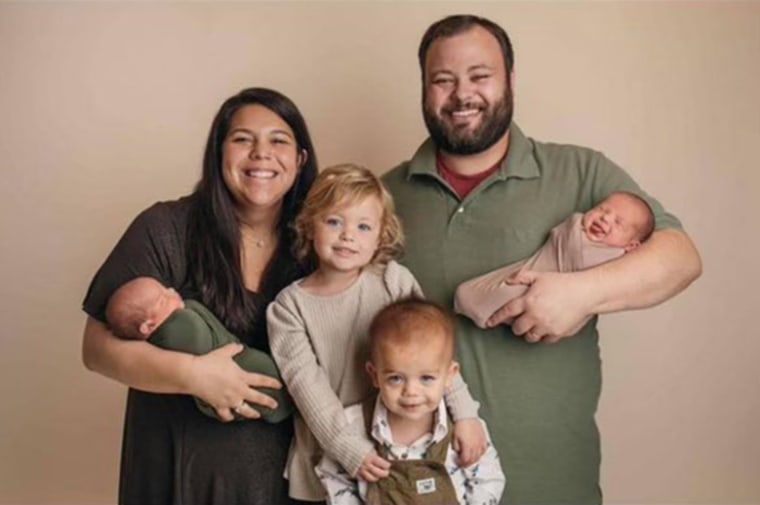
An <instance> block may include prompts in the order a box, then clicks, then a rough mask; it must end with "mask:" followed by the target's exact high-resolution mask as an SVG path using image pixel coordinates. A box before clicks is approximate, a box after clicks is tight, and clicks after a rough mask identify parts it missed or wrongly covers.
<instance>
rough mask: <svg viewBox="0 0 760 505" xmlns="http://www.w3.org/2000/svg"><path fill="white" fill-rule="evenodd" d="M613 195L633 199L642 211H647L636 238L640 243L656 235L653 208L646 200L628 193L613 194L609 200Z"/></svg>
mask: <svg viewBox="0 0 760 505" xmlns="http://www.w3.org/2000/svg"><path fill="white" fill-rule="evenodd" d="M612 195H624V196H628V197H630V198H631V199H633V200H634V201H635V202H636V203H638V204H639V205H640V207H641V209H642V210H645V211H646V219H645V221H644V223H643V224H641V225H640V226H638V227H637V230H638V236H637V237H636V238H637V239H638V240H639V241H640V242H645V241H646V240H648V239H649V237H651V236H652V233H654V212H653V211H652V207H651V206H650V205H649V202H647V201H646V200H645V199H644V198H642V197H641V196H639V195H637V194H636V193H630V192H628V191H618V192H616V193H612V194H611V195H609V196H608V197H607V198H609V197H610V196H612Z"/></svg>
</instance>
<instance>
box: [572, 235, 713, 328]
mask: <svg viewBox="0 0 760 505" xmlns="http://www.w3.org/2000/svg"><path fill="white" fill-rule="evenodd" d="M701 273H702V261H701V259H700V257H699V253H698V252H697V249H696V248H695V247H694V244H693V242H692V241H691V239H690V238H689V237H688V235H686V234H685V233H683V232H681V231H679V230H672V229H666V230H659V231H656V232H654V234H652V236H651V237H650V239H649V240H647V241H646V242H645V243H644V244H642V245H641V247H639V248H638V249H636V250H634V251H632V252H630V253H628V254H626V255H625V256H623V257H622V258H620V259H618V260H616V261H611V262H609V263H605V264H603V265H600V266H598V267H595V268H592V269H589V270H586V271H584V272H579V274H580V275H582V276H583V277H584V280H585V281H586V282H587V285H588V286H593V289H591V290H590V292H591V293H593V300H594V303H593V305H592V308H591V313H594V314H604V313H609V312H618V311H621V310H633V309H643V308H646V307H651V306H653V305H657V304H659V303H662V302H664V301H665V300H667V299H669V298H671V297H673V296H675V295H677V294H678V293H680V292H681V291H683V290H684V289H686V287H687V286H688V285H689V284H691V283H692V282H693V281H694V280H695V279H696V278H697V277H699V276H700V274H701Z"/></svg>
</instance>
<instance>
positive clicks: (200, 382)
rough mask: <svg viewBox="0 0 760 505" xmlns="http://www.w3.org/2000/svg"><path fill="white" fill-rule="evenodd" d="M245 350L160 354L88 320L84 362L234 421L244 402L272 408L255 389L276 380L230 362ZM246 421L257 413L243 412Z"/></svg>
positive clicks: (230, 347)
mask: <svg viewBox="0 0 760 505" xmlns="http://www.w3.org/2000/svg"><path fill="white" fill-rule="evenodd" d="M241 350H242V345H241V344H230V345H226V346H224V347H221V348H219V349H217V350H215V351H212V352H210V353H208V354H205V355H202V356H193V355H191V354H185V353H181V352H174V351H167V350H164V349H160V348H159V347H156V346H154V345H152V344H150V343H148V342H145V341H137V340H123V339H120V338H118V337H116V336H115V335H114V334H113V333H112V332H111V331H110V330H109V329H108V327H107V326H106V325H105V324H103V323H102V322H100V321H98V320H96V319H94V318H92V317H88V318H87V322H86V324H85V328H84V338H83V342H82V359H83V361H84V364H85V366H86V367H87V368H88V369H89V370H92V371H94V372H98V373H100V374H101V375H104V376H106V377H109V378H111V379H114V380H116V381H118V382H121V383H122V384H124V385H126V386H129V387H132V388H135V389H140V390H143V391H148V392H152V393H178V394H189V395H193V396H196V397H198V398H200V399H202V400H203V401H205V402H206V403H208V404H209V405H211V406H212V407H214V409H215V410H216V411H217V413H218V414H219V417H220V418H222V419H223V420H225V421H231V420H232V419H233V418H234V417H233V415H232V409H234V408H235V407H236V406H238V405H240V403H241V400H246V401H247V402H249V403H254V404H260V405H263V406H266V407H270V408H273V407H274V406H275V403H274V401H273V400H272V399H271V398H270V397H268V396H267V395H265V394H263V393H259V392H258V391H256V390H255V389H252V388H254V387H274V388H276V387H277V385H278V382H277V381H276V380H275V379H272V378H270V377H266V376H264V375H260V374H253V373H248V372H245V371H243V370H242V369H241V368H240V367H239V366H238V365H237V364H236V363H235V362H234V361H233V360H232V357H233V356H234V355H235V354H237V353H238V352H240V351H241ZM243 415H247V417H251V418H256V417H258V413H257V412H253V411H250V410H248V411H246V410H243Z"/></svg>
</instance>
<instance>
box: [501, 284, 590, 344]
mask: <svg viewBox="0 0 760 505" xmlns="http://www.w3.org/2000/svg"><path fill="white" fill-rule="evenodd" d="M507 283H509V284H523V285H525V286H529V288H528V291H527V292H526V293H525V294H524V295H522V296H520V297H518V298H515V299H514V300H512V301H510V302H509V303H507V304H506V305H504V306H503V307H502V308H500V309H499V310H497V311H496V312H495V313H494V315H493V316H491V318H490V319H489V320H488V323H487V324H488V327H489V328H492V327H494V326H497V325H499V324H503V323H505V322H507V321H510V320H511V321H512V323H511V324H512V332H513V333H514V334H515V335H524V336H525V340H526V341H527V342H538V341H542V342H547V343H553V342H558V341H560V340H562V339H563V338H565V337H569V336H571V335H575V334H576V333H578V331H580V329H581V328H582V327H583V326H584V325H585V324H586V323H587V322H588V320H589V319H590V318H591V317H592V316H593V314H592V313H590V310H589V308H590V307H591V306H592V304H591V303H590V299H589V297H590V296H591V294H592V293H591V290H589V289H588V288H587V287H586V286H585V284H584V283H583V282H582V281H581V279H580V277H578V276H576V275H575V274H569V273H555V272H533V271H526V272H521V273H518V274H515V275H514V276H513V277H511V278H510V279H508V280H507Z"/></svg>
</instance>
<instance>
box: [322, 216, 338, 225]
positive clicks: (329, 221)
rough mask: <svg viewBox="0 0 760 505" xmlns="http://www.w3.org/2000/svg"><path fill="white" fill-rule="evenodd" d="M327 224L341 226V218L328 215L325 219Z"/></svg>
mask: <svg viewBox="0 0 760 505" xmlns="http://www.w3.org/2000/svg"><path fill="white" fill-rule="evenodd" d="M325 224H326V225H327V226H340V219H338V218H337V217H328V218H326V219H325Z"/></svg>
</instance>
